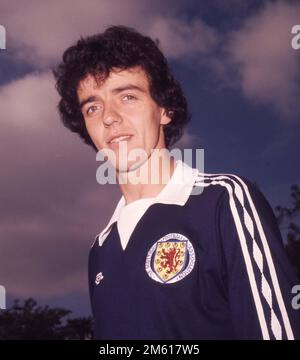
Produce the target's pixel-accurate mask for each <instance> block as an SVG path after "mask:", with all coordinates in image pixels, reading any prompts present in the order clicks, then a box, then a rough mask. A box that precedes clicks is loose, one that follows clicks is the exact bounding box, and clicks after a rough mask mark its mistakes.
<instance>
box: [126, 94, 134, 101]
mask: <svg viewBox="0 0 300 360" xmlns="http://www.w3.org/2000/svg"><path fill="white" fill-rule="evenodd" d="M125 98H127V99H128V100H127V101H129V100H133V99H136V97H135V96H133V95H130V94H127V95H125V96H124V97H123V99H125Z"/></svg>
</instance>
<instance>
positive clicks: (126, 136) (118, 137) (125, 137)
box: [107, 133, 132, 144]
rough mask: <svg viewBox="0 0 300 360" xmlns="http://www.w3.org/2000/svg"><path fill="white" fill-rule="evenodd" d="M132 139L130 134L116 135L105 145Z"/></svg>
mask: <svg viewBox="0 0 300 360" xmlns="http://www.w3.org/2000/svg"><path fill="white" fill-rule="evenodd" d="M131 137H132V135H131V134H125V133H123V134H116V135H113V136H111V137H110V138H109V139H108V141H107V143H108V144H114V143H119V142H120V141H123V140H129V139H130V138H131Z"/></svg>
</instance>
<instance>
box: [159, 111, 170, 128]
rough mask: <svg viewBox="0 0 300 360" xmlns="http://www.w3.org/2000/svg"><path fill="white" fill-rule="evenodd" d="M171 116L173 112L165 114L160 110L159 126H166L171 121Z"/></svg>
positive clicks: (165, 112)
mask: <svg viewBox="0 0 300 360" xmlns="http://www.w3.org/2000/svg"><path fill="white" fill-rule="evenodd" d="M172 115H173V111H169V112H167V111H166V110H165V109H164V108H161V110H160V123H161V125H167V124H169V123H170V122H171V121H172V118H171V116H172Z"/></svg>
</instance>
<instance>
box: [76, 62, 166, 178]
mask: <svg viewBox="0 0 300 360" xmlns="http://www.w3.org/2000/svg"><path fill="white" fill-rule="evenodd" d="M116 70H117V69H116ZM149 90H150V89H149V82H148V78H147V76H146V73H145V71H144V70H143V69H142V68H141V67H134V68H130V69H127V70H122V71H120V70H118V71H112V72H111V73H110V75H109V77H108V78H107V79H106V80H105V81H104V82H102V83H100V84H98V85H97V83H96V81H95V80H94V78H93V77H92V76H91V75H88V76H87V77H86V78H84V79H83V80H82V81H81V82H80V83H79V86H78V89H77V96H78V100H79V103H80V104H81V111H82V114H83V117H84V121H85V124H86V128H87V131H88V133H89V135H90V137H91V139H92V141H93V143H94V144H95V146H96V147H97V149H99V150H102V151H103V152H104V153H111V154H113V155H114V156H115V160H116V161H115V163H114V164H113V165H114V166H115V167H116V168H117V170H119V171H120V170H121V168H122V169H123V170H124V169H125V171H128V170H129V169H130V170H132V169H133V168H136V166H138V165H137V164H141V163H143V162H144V161H145V160H147V159H148V158H149V157H150V155H151V152H152V150H154V149H163V148H165V147H166V146H165V140H164V133H163V125H165V124H168V123H169V122H170V121H171V118H170V117H168V116H167V115H166V114H165V110H164V108H161V107H159V106H158V105H157V104H156V102H155V101H154V100H153V99H152V98H151V95H150V92H149ZM134 149H142V150H143V153H144V154H146V155H145V156H146V159H145V158H144V159H143V160H141V159H140V158H138V157H136V159H134V157H135V156H133V157H130V156H129V154H130V152H131V151H132V150H134ZM121 150H122V151H121ZM123 150H126V153H124V151H123ZM135 151H136V150H135ZM131 154H134V153H132V152H131ZM108 158H109V159H110V160H111V157H109V156H108Z"/></svg>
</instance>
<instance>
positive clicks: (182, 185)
mask: <svg viewBox="0 0 300 360" xmlns="http://www.w3.org/2000/svg"><path fill="white" fill-rule="evenodd" d="M197 175H198V169H194V168H192V167H190V166H189V165H187V164H186V163H184V162H183V161H181V160H177V161H176V163H175V170H174V172H173V174H172V176H171V178H170V180H169V181H168V183H167V184H166V186H165V187H164V188H163V189H162V190H161V192H160V193H159V194H158V195H157V196H156V197H155V198H153V200H152V202H151V203H153V204H157V203H162V204H174V205H180V206H183V205H185V203H186V202H187V200H188V198H189V196H190V194H191V192H192V189H193V186H194V183H195V180H196V178H197ZM125 203H126V202H125V198H124V196H122V197H121V199H120V200H119V202H118V204H117V206H116V208H115V211H114V213H113V215H112V217H111V219H110V221H109V223H108V224H107V225H106V227H105V228H104V229H103V230H102V231H101V233H100V234H98V235H97V236H96V237H95V241H97V239H98V241H99V246H102V244H103V242H104V240H105V239H106V237H107V236H108V234H109V232H110V229H111V227H112V225H113V223H115V222H116V221H118V219H119V216H120V213H121V210H122V208H123V207H124V206H125Z"/></svg>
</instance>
